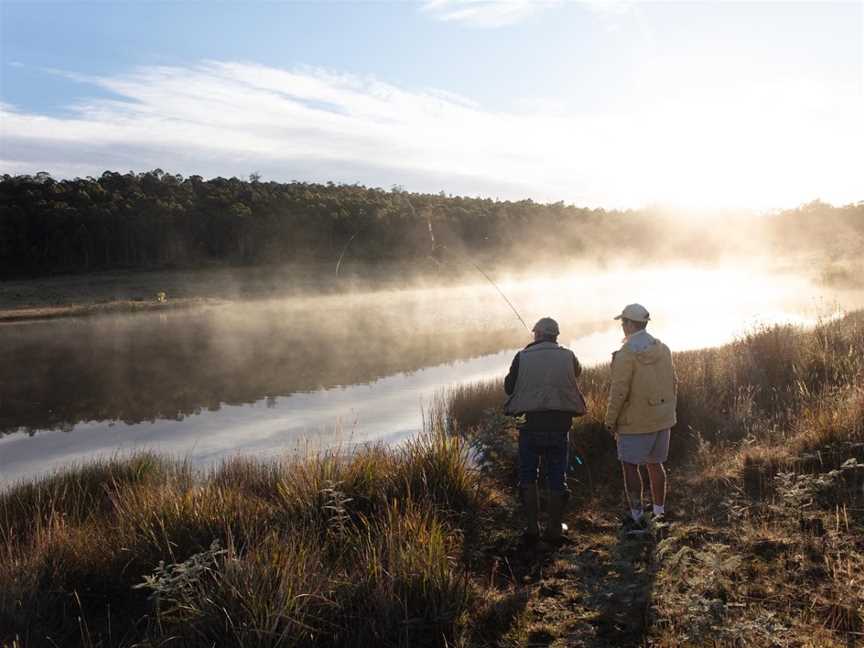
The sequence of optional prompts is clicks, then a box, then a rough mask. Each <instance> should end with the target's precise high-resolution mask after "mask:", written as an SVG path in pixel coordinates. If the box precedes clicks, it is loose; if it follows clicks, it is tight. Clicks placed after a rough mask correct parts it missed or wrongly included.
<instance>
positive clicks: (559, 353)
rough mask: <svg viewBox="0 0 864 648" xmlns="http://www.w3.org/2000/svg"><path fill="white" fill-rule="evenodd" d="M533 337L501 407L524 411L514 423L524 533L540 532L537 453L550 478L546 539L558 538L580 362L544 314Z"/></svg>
mask: <svg viewBox="0 0 864 648" xmlns="http://www.w3.org/2000/svg"><path fill="white" fill-rule="evenodd" d="M533 332H534V341H533V342H532V343H531V344H529V345H528V346H526V347H525V348H524V349H522V350H521V351H519V352H518V353H517V354H516V356H515V357H514V358H513V363H512V364H511V365H510V372H509V373H508V374H507V377H506V378H505V379H504V391H505V392H506V393H507V394H508V396H509V397H508V399H507V402H506V404H505V411H506V412H507V413H508V414H511V415H522V414H524V415H525V422H524V423H523V424H522V425H520V426H519V485H520V493H521V495H522V501H523V504H524V506H525V517H526V531H525V538H526V540H527V541H529V542H533V541H535V540H536V539H537V538H539V534H540V530H539V525H538V522H537V510H538V489H537V475H538V469H539V465H540V460H541V458H542V460H543V465H544V470H545V472H546V477H547V479H548V481H549V490H550V493H549V524H548V526H547V529H546V539H547V540H549V541H551V542H553V543H557V542H559V541H560V539H561V531H562V526H563V525H562V524H561V520H562V516H563V511H564V504H565V501H566V497H567V481H566V473H567V459H568V452H569V451H568V434H569V431H570V425H571V423H572V420H573V417H574V416H580V415H582V414H584V413H585V400H584V399H583V398H582V394H581V392H580V391H579V386H578V385H577V384H576V378H577V376H578V375H579V374H580V373H581V371H582V368H581V367H580V365H579V361H578V360H577V359H576V355H575V354H574V353H573V352H572V351H571V350H570V349H567V348H565V347H562V346H559V345H558V343H557V339H558V333H559V331H558V324H557V322H555V320H553V319H552V318H549V317H544V318H542V319H541V320H539V321H538V322H537V324H535V325H534V329H533Z"/></svg>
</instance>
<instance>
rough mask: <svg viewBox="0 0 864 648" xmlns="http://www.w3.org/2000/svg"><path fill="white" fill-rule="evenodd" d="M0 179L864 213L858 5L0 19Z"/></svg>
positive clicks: (466, 6)
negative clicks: (347, 186) (351, 188)
mask: <svg viewBox="0 0 864 648" xmlns="http://www.w3.org/2000/svg"><path fill="white" fill-rule="evenodd" d="M0 17H2V33H0V39H2V42H3V46H2V50H0V56H2V66H0V75H2V77H0V171H2V172H4V173H12V174H16V173H35V172H38V171H48V172H50V173H51V174H53V175H55V176H56V177H73V176H86V175H94V176H98V175H100V174H101V173H102V172H103V171H104V170H105V169H112V170H117V171H126V170H134V171H143V170H148V169H153V168H157V167H159V168H163V169H165V170H166V171H169V172H172V173H182V174H186V175H189V174H200V175H203V176H205V177H212V176H218V175H222V176H232V175H236V176H239V177H246V176H248V175H249V174H250V173H252V172H258V173H260V174H261V175H262V177H263V178H264V179H265V180H277V181H290V180H304V181H316V182H326V181H334V182H341V183H360V184H365V185H369V186H381V187H385V188H389V187H390V186H392V185H401V186H403V187H405V189H407V190H409V191H421V192H438V191H445V192H446V193H449V194H461V195H472V196H473V195H480V196H489V197H493V198H501V199H522V198H532V199H534V200H538V201H544V202H545V201H549V202H557V201H565V202H567V203H574V204H578V205H586V206H603V207H637V206H644V205H650V204H665V205H677V206H684V207H748V208H752V209H770V208H780V207H790V206H795V205H798V204H801V203H803V202H807V201H810V200H814V199H817V198H820V199H822V200H825V201H828V202H832V203H834V204H846V203H850V202H855V201H858V200H861V199H862V198H864V193H862V183H861V164H860V152H861V151H862V150H864V120H862V115H864V94H862V92H864V91H862V70H864V63H862V58H864V57H862V51H864V50H862V47H864V45H862V42H864V41H862V32H864V9H862V4H861V3H798V2H794V3H786V2H774V3H759V4H757V3H722V2H699V3H695V2H694V3H641V2H600V1H595V2H585V3H556V2H547V3H528V2H509V3H486V2H462V1H459V0H429V1H428V2H425V3H395V2H394V3H263V2H260V3H259V2H250V3H242V4H241V3H217V4H206V5H204V4H200V3H157V4H154V3H139V4H132V3H111V2H99V3H82V2H63V3H42V2H10V1H4V2H3V3H2V4H0Z"/></svg>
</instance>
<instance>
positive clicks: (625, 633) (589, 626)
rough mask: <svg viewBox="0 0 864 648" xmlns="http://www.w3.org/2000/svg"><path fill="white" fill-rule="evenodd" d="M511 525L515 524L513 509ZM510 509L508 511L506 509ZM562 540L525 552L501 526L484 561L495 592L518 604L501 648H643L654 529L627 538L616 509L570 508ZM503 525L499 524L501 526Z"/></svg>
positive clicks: (651, 586) (510, 531)
mask: <svg viewBox="0 0 864 648" xmlns="http://www.w3.org/2000/svg"><path fill="white" fill-rule="evenodd" d="M512 506H513V507H514V508H512V509H510V514H511V515H512V517H510V523H511V524H514V525H515V524H518V522H519V520H520V518H519V514H518V509H517V508H515V502H514V503H513V504H512ZM508 508H509V507H508ZM570 508H571V510H570V512H569V513H568V515H567V516H566V520H565V521H566V522H567V524H568V526H569V527H570V531H569V533H568V539H569V543H568V544H565V545H563V546H562V547H560V548H558V549H556V550H552V551H543V550H541V551H537V550H536V549H526V548H525V547H523V546H521V545H520V543H519V539H520V538H519V534H518V530H517V529H516V528H514V527H511V528H510V529H507V530H506V531H505V535H504V536H503V537H501V538H500V542H499V543H498V544H497V546H496V547H494V548H491V547H490V548H489V549H488V550H487V557H488V558H490V559H492V560H493V561H500V563H501V565H502V566H501V567H500V579H499V582H500V584H501V586H502V587H510V588H513V589H514V590H515V592H514V595H515V596H517V597H518V598H520V599H522V600H523V601H524V607H523V609H522V611H521V619H520V622H519V624H518V625H519V631H518V636H515V635H514V634H513V633H511V634H510V635H508V637H507V638H506V639H505V640H504V642H503V643H501V644H500V645H514V644H515V645H520V646H534V647H540V646H549V647H564V646H567V647H583V648H601V647H603V648H607V647H608V648H611V647H613V646H614V647H616V648H626V647H628V646H643V645H645V644H646V636H647V633H648V631H649V628H650V623H651V612H650V611H651V604H652V599H653V589H654V576H655V571H656V567H657V565H656V562H655V555H656V545H657V540H658V538H657V537H656V535H657V534H656V532H648V533H646V534H644V535H640V536H629V537H628V536H626V535H624V534H623V533H622V532H621V531H620V511H619V509H620V506H614V505H604V506H597V504H596V503H592V504H591V505H590V506H589V505H587V504H586V505H583V504H579V503H573V504H572V505H571V507H570ZM501 521H503V520H499V522H501Z"/></svg>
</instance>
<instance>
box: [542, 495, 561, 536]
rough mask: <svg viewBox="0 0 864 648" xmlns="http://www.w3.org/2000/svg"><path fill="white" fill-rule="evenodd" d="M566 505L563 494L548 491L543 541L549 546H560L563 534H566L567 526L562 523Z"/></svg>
mask: <svg viewBox="0 0 864 648" xmlns="http://www.w3.org/2000/svg"><path fill="white" fill-rule="evenodd" d="M566 503H567V497H566V494H565V493H560V492H558V491H549V524H548V525H547V526H546V533H545V534H544V536H543V539H544V540H545V541H547V542H549V543H551V544H560V543H561V542H562V537H563V534H564V533H566V532H567V525H566V524H564V523H563V522H562V520H563V519H564V506H565V504H566Z"/></svg>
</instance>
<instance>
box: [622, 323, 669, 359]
mask: <svg viewBox="0 0 864 648" xmlns="http://www.w3.org/2000/svg"><path fill="white" fill-rule="evenodd" d="M624 348H626V349H627V350H629V351H631V352H632V353H633V354H634V355H635V356H636V359H637V360H638V361H639V362H641V363H642V364H654V363H655V362H658V361H659V360H661V359H662V358H663V357H664V355H665V351H664V345H663V343H662V342H660V340H658V339H657V338H655V337H654V336H653V335H651V334H650V333H648V331H645V330H643V331H640V332H639V333H636V334H634V335H632V336H630V337H629V338H628V339H627V341H626V342H625V343H624Z"/></svg>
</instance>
